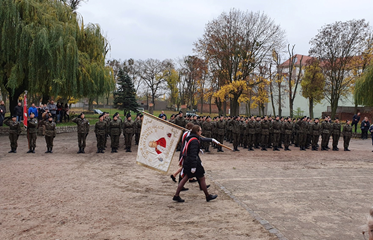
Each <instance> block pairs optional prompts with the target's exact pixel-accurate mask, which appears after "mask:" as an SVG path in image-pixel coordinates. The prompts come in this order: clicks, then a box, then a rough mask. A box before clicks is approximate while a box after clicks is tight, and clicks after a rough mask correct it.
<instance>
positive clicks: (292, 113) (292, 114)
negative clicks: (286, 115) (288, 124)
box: [289, 99, 294, 118]
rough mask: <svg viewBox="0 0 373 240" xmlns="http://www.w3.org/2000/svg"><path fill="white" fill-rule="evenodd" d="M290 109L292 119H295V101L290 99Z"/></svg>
mask: <svg viewBox="0 0 373 240" xmlns="http://www.w3.org/2000/svg"><path fill="white" fill-rule="evenodd" d="M289 107H290V117H291V118H293V116H294V109H293V108H294V104H293V100H292V99H289Z"/></svg>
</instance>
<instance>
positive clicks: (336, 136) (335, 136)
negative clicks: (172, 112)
mask: <svg viewBox="0 0 373 240" xmlns="http://www.w3.org/2000/svg"><path fill="white" fill-rule="evenodd" d="M332 129H333V130H332V132H333V133H332V134H333V151H339V148H338V141H339V138H340V136H341V124H340V123H339V119H338V118H335V120H334V123H333V124H332Z"/></svg>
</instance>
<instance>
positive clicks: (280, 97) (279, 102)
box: [278, 81, 282, 116]
mask: <svg viewBox="0 0 373 240" xmlns="http://www.w3.org/2000/svg"><path fill="white" fill-rule="evenodd" d="M281 103H282V95H281V81H279V83H278V115H280V116H282V104H281Z"/></svg>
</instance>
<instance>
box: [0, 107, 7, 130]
mask: <svg viewBox="0 0 373 240" xmlns="http://www.w3.org/2000/svg"><path fill="white" fill-rule="evenodd" d="M5 113H6V107H5V104H4V101H0V126H3V122H4V119H5Z"/></svg>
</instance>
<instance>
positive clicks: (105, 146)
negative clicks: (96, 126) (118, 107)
mask: <svg viewBox="0 0 373 240" xmlns="http://www.w3.org/2000/svg"><path fill="white" fill-rule="evenodd" d="M104 114H105V115H104V122H105V123H106V136H105V143H104V149H106V148H107V139H108V137H109V134H110V129H109V127H110V122H111V119H110V116H109V113H108V112H105V113H104Z"/></svg>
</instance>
